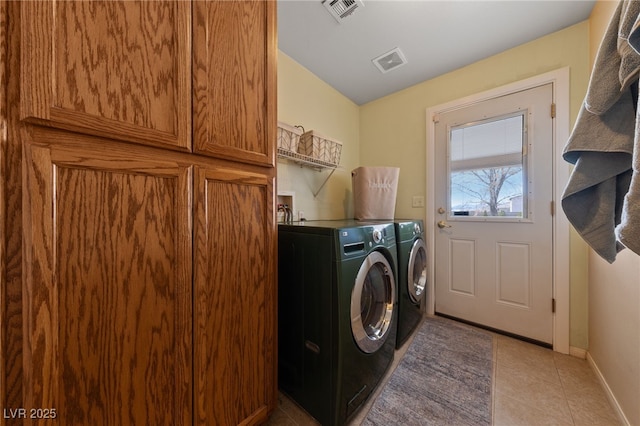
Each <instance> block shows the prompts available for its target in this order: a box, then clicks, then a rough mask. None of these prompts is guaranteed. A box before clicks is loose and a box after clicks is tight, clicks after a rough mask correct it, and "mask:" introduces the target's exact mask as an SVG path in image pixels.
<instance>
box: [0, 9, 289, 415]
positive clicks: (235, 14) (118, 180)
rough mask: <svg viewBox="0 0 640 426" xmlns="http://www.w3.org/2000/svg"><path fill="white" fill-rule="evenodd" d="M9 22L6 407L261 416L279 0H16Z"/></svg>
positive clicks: (269, 311) (3, 37)
mask: <svg viewBox="0 0 640 426" xmlns="http://www.w3.org/2000/svg"><path fill="white" fill-rule="evenodd" d="M0 25H1V27H2V28H0V49H1V52H0V53H2V54H0V83H1V84H2V91H3V93H5V94H6V97H0V123H2V125H3V126H6V127H5V128H4V131H3V132H0V154H1V155H0V158H1V159H2V162H1V163H0V178H1V181H0V191H2V196H1V197H0V225H2V226H3V227H4V229H7V231H8V232H6V233H3V234H2V236H1V240H2V241H1V243H2V244H1V245H0V273H1V274H2V283H3V287H2V293H1V294H0V303H1V308H2V315H1V317H0V321H2V324H3V331H2V336H1V338H2V342H1V343H2V344H1V345H0V351H1V352H0V363H1V364H0V374H1V375H2V377H0V381H1V382H0V392H1V397H2V405H3V407H4V408H5V410H8V409H16V410H17V409H19V408H25V409H31V408H33V409H42V410H46V409H54V410H55V416H56V421H57V422H58V423H59V424H65V425H86V424H91V425H113V424H120V425H134V424H135V425H140V424H149V425H161V424H167V425H191V424H198V425H214V424H220V425H230V424H259V423H261V422H264V421H265V420H266V419H267V417H268V414H269V413H270V412H271V411H272V410H273V409H274V408H275V404H276V398H277V384H276V363H277V358H276V347H277V346H276V344H277V343H276V312H277V311H276V291H277V290H276V256H277V250H276V240H277V238H276V221H275V211H274V203H275V195H274V185H275V156H274V153H275V147H274V144H275V123H276V119H275V111H276V99H275V97H276V90H275V84H276V82H275V80H276V79H275V55H276V44H275V2H271V1H267V2H256V1H230V2H194V3H193V4H192V3H189V2H185V1H164V2H161V1H158V2H148V1H140V2H132V1H108V2H83V1H78V2H71V1H64V2H53V1H51V2H42V1H34V2H2V3H1V4H0ZM192 129H193V132H192ZM4 325H8V328H5V327H4ZM7 413H9V415H10V417H11V418H5V419H4V422H5V423H6V424H31V423H39V422H40V421H42V422H43V423H44V422H45V420H38V419H35V420H34V419H29V418H22V417H21V412H19V411H15V412H14V411H7ZM12 413H14V414H13V415H12V416H11V414H12ZM40 413H44V412H40ZM26 414H27V417H29V416H28V414H29V412H28V411H27V413H26ZM48 421H50V420H48Z"/></svg>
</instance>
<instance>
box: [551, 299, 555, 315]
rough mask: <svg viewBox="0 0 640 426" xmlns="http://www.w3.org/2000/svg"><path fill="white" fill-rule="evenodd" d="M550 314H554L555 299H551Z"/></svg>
mask: <svg viewBox="0 0 640 426" xmlns="http://www.w3.org/2000/svg"><path fill="white" fill-rule="evenodd" d="M551 313H552V314H555V313H556V299H551Z"/></svg>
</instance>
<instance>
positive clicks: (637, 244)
mask: <svg viewBox="0 0 640 426" xmlns="http://www.w3.org/2000/svg"><path fill="white" fill-rule="evenodd" d="M628 43H629V45H630V46H631V47H632V48H633V49H634V50H635V51H636V53H640V20H639V19H636V21H635V22H634V25H633V28H632V30H631V33H630V34H629V39H628ZM638 109H640V108H638ZM616 235H617V237H618V240H619V241H620V242H622V244H624V246H625V247H627V248H629V249H630V250H632V251H633V252H634V253H636V254H640V111H638V115H636V128H635V138H634V147H633V176H632V178H631V184H630V186H629V191H628V192H627V194H626V195H625V197H624V206H623V209H622V217H621V220H620V225H618V227H617V228H616Z"/></svg>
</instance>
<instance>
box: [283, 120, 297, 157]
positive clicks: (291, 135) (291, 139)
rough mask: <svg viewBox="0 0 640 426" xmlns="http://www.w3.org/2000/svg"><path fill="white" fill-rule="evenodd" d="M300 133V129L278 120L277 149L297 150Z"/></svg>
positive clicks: (291, 151)
mask: <svg viewBox="0 0 640 426" xmlns="http://www.w3.org/2000/svg"><path fill="white" fill-rule="evenodd" d="M300 135H302V129H299V128H297V127H294V126H290V125H288V124H286V123H283V122H281V121H278V143H277V147H278V151H279V152H280V151H284V152H285V153H296V152H298V144H299V143H300Z"/></svg>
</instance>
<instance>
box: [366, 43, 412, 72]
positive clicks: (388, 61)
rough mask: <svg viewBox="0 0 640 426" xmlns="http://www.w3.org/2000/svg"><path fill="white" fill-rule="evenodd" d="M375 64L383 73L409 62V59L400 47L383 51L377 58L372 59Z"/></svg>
mask: <svg viewBox="0 0 640 426" xmlns="http://www.w3.org/2000/svg"><path fill="white" fill-rule="evenodd" d="M372 62H373V64H374V65H375V66H376V67H377V68H378V69H379V70H380V72H382V73H388V72H389V71H391V70H394V69H396V68H398V67H401V66H402V65H404V64H406V63H407V59H406V58H405V57H404V54H403V53H402V51H401V50H400V48H399V47H396V48H395V49H392V50H390V51H388V52H387V53H383V54H382V55H380V56H378V57H377V58H375V59H372Z"/></svg>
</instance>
